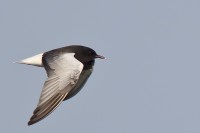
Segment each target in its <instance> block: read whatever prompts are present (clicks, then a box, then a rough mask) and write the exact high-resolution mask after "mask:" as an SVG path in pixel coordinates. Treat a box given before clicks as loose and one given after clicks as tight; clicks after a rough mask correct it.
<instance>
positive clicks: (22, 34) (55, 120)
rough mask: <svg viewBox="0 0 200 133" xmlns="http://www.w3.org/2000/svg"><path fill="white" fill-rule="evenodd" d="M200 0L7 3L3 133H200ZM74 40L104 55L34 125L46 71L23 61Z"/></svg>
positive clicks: (0, 96)
mask: <svg viewBox="0 0 200 133" xmlns="http://www.w3.org/2000/svg"><path fill="white" fill-rule="evenodd" d="M199 7H200V1H199V0H34V1H31V0H0V55H1V58H0V59H1V62H0V65H1V69H0V73H1V76H0V78H1V93H0V105H1V107H0V108H1V110H0V132H1V133H13V132H17V133H39V132H44V133H55V132H66V133H80V132H82V133H200V52H199V51H200V16H199V13H200V8H199ZM70 44H81V45H85V46H89V47H91V48H93V49H95V50H96V51H97V53H99V54H102V55H104V56H106V57H107V58H109V59H108V60H97V61H96V64H95V70H94V72H93V74H92V76H91V77H90V79H89V80H88V82H87V84H86V85H85V87H84V88H83V90H82V91H81V92H80V93H79V94H77V95H76V96H75V97H73V98H72V99H70V100H68V101H66V102H63V103H62V104H61V106H59V108H57V109H56V110H55V111H54V112H53V113H52V114H51V115H50V116H48V117H47V118H46V119H44V120H42V121H40V122H39V123H37V124H35V125H33V126H27V122H28V120H29V118H30V117H31V115H32V112H33V110H34V109H35V107H36V105H37V103H38V99H39V95H40V92H41V89H42V87H43V83H44V81H45V79H46V73H45V71H44V70H43V69H42V68H37V67H34V66H26V65H19V64H13V63H12V62H13V61H18V60H21V59H24V58H26V57H30V56H32V55H35V54H39V53H41V52H44V51H48V50H51V49H54V48H58V47H63V46H66V45H70Z"/></svg>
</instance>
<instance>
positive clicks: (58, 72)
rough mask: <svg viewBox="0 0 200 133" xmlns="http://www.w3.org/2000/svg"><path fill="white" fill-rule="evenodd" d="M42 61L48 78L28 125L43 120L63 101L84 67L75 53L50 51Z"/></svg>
mask: <svg viewBox="0 0 200 133" xmlns="http://www.w3.org/2000/svg"><path fill="white" fill-rule="evenodd" d="M42 62H43V65H44V67H45V70H46V72H47V75H48V79H47V80H46V81H45V83H44V87H43V89H42V92H41V95H40V99H39V103H38V105H37V107H36V109H35V111H34V112H33V116H32V117H31V118H30V121H29V122H28V125H32V124H34V123H36V122H38V121H40V120H42V119H43V118H45V117H46V116H48V115H49V114H50V113H51V112H53V111H54V110H55V109H56V107H58V106H59V105H60V104H61V103H62V101H63V100H64V98H65V97H66V96H67V94H68V92H69V91H70V90H71V89H72V88H73V87H74V86H75V85H76V83H77V81H78V79H79V76H80V74H81V72H82V69H83V64H82V63H81V62H79V61H78V60H77V59H76V58H75V57H74V53H63V54H61V53H57V52H54V51H50V52H47V53H44V55H43V58H42Z"/></svg>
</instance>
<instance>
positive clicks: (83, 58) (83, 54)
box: [70, 45, 105, 64]
mask: <svg viewBox="0 0 200 133" xmlns="http://www.w3.org/2000/svg"><path fill="white" fill-rule="evenodd" d="M70 47H71V48H72V49H73V52H75V55H74V57H75V58H76V59H78V60H79V61H80V62H82V63H83V64H85V63H88V62H91V61H94V60H95V59H96V58H100V59H105V57H103V56H101V55H98V54H97V53H96V52H95V51H94V50H93V49H91V48H89V47H85V46H79V45H73V46H70Z"/></svg>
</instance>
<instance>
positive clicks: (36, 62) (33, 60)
mask: <svg viewBox="0 0 200 133" xmlns="http://www.w3.org/2000/svg"><path fill="white" fill-rule="evenodd" d="M42 56H43V53H41V54H38V55H35V56H32V57H29V58H26V59H24V60H22V61H19V62H16V63H20V64H27V65H33V66H38V67H43V64H42Z"/></svg>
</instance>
